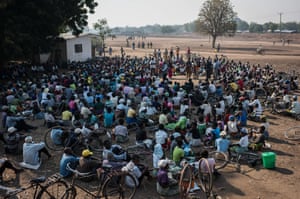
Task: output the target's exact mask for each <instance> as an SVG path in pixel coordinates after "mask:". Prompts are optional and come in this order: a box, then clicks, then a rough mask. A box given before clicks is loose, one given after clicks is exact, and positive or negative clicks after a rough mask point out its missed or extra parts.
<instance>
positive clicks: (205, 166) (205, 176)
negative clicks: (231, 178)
mask: <svg viewBox="0 0 300 199" xmlns="http://www.w3.org/2000/svg"><path fill="white" fill-rule="evenodd" d="M198 180H199V185H200V187H201V189H202V190H203V191H204V192H205V193H206V194H207V195H208V194H210V193H211V191H212V186H213V177H212V171H211V168H210V165H209V163H208V161H207V159H205V158H201V159H200V160H199V168H198Z"/></svg>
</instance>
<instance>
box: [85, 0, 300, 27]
mask: <svg viewBox="0 0 300 199" xmlns="http://www.w3.org/2000/svg"><path fill="white" fill-rule="evenodd" d="M96 1H97V2H98V3H99V5H98V7H97V8H96V13H95V14H93V15H90V16H89V26H90V27H91V26H92V24H94V23H95V22H96V21H97V19H102V18H106V19H107V21H108V25H109V26H110V27H111V28H112V27H116V26H119V27H125V26H137V27H139V26H144V25H153V24H161V25H174V24H179V25H181V24H184V23H187V22H192V21H193V20H195V19H196V18H197V17H198V14H199V11H200V8H201V6H202V4H203V2H205V0H96ZM231 3H232V4H233V6H234V8H233V9H234V11H235V12H237V14H238V17H240V18H241V19H242V20H245V21H247V22H248V23H250V22H257V23H260V24H263V23H265V22H269V21H273V22H276V23H279V13H283V14H282V21H283V22H290V21H296V22H300V0H231Z"/></svg>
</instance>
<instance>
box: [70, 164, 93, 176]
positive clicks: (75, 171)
mask: <svg viewBox="0 0 300 199" xmlns="http://www.w3.org/2000/svg"><path fill="white" fill-rule="evenodd" d="M66 169H67V170H68V171H71V172H72V173H73V174H75V175H76V176H79V177H89V176H92V175H96V173H94V172H87V173H82V172H79V171H78V170H76V169H72V168H71V166H70V163H68V164H67V167H66Z"/></svg>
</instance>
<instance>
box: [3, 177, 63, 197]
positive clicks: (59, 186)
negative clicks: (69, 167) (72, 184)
mask: <svg viewBox="0 0 300 199" xmlns="http://www.w3.org/2000/svg"><path fill="white" fill-rule="evenodd" d="M60 178H61V176H60V175H59V174H54V175H52V176H50V177H48V178H45V177H44V176H42V177H38V178H34V179H32V180H30V182H29V185H28V186H25V187H21V188H18V189H10V188H8V189H6V190H7V193H6V194H5V196H4V199H13V198H33V199H46V198H50V199H55V198H61V196H62V195H63V194H64V193H65V191H66V190H67V188H68V185H67V183H66V182H64V181H61V180H60ZM31 189H33V190H34V191H33V193H32V192H30V191H29V190H31Z"/></svg>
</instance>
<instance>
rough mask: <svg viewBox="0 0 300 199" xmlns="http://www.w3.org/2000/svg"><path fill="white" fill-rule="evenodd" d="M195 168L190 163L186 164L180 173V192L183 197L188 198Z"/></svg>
mask: <svg viewBox="0 0 300 199" xmlns="http://www.w3.org/2000/svg"><path fill="white" fill-rule="evenodd" d="M193 183H194V181H193V169H192V167H191V166H190V165H189V164H186V165H185V166H184V167H183V168H182V170H181V173H180V179H179V193H180V196H181V198H186V197H187V195H188V193H189V191H190V189H191V188H193V187H194V185H193Z"/></svg>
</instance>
